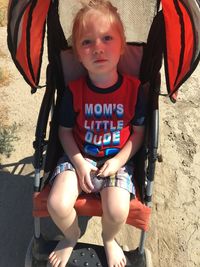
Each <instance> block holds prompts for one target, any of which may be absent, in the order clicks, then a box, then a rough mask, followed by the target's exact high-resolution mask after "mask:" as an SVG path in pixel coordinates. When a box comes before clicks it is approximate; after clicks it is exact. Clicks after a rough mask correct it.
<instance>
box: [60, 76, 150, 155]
mask: <svg viewBox="0 0 200 267" xmlns="http://www.w3.org/2000/svg"><path fill="white" fill-rule="evenodd" d="M140 88H141V86H140V81H139V80H138V79H136V78H134V77H132V76H128V75H123V76H122V75H120V74H119V76H118V81H117V82H116V83H115V84H114V85H113V86H111V87H109V88H103V89H102V88H98V87H96V86H95V85H94V84H92V82H91V80H90V79H89V77H87V78H85V77H83V78H81V79H79V80H77V81H73V82H70V83H69V85H68V87H67V88H66V89H65V91H64V95H63V98H62V101H61V108H60V116H59V124H60V125H61V126H63V127H67V128H73V134H74V139H75V141H76V143H77V145H78V147H79V149H80V151H81V152H82V153H83V154H84V155H88V156H93V157H104V156H110V155H114V154H116V153H117V152H118V151H119V150H120V149H121V148H122V147H123V146H124V144H125V143H126V142H127V140H128V138H129V136H130V134H131V133H132V125H144V122H145V113H146V107H145V106H146V104H145V101H143V97H142V94H141V92H142V90H140ZM140 91H141V92H140Z"/></svg>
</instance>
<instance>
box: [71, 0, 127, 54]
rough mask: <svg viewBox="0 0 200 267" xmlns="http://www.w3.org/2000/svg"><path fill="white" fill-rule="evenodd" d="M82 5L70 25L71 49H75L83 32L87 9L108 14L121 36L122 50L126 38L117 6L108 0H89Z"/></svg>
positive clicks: (104, 14)
mask: <svg viewBox="0 0 200 267" xmlns="http://www.w3.org/2000/svg"><path fill="white" fill-rule="evenodd" d="M82 5H83V7H82V8H81V9H80V10H79V11H78V12H77V14H76V15H75V17H74V21H73V27H72V45H73V49H74V51H75V53H76V52H77V51H76V44H77V41H78V40H79V39H80V37H81V33H82V32H83V30H84V28H85V26H86V25H85V24H86V23H85V18H86V14H87V13H88V11H91V10H96V11H100V12H101V13H102V14H103V16H104V17H105V16H108V18H109V20H110V23H111V24H112V25H115V26H116V27H117V29H118V31H119V34H120V36H121V41H122V51H123V50H124V48H125V45H126V38H125V31H124V26H123V23H122V21H121V18H120V15H119V13H118V11H117V8H116V7H114V6H113V5H112V4H111V3H110V2H109V1H105V0H91V1H89V3H83V2H82ZM94 23H95V22H94Z"/></svg>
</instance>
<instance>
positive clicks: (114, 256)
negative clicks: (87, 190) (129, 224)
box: [101, 187, 130, 267]
mask: <svg viewBox="0 0 200 267" xmlns="http://www.w3.org/2000/svg"><path fill="white" fill-rule="evenodd" d="M101 199H102V208H103V216H102V238H103V243H104V248H105V252H106V257H107V262H108V266H109V267H124V266H125V265H126V258H125V255H124V252H123V250H122V249H121V247H120V246H119V245H118V243H117V242H116V240H115V236H116V234H117V233H118V232H119V231H120V230H121V227H122V225H124V223H125V222H126V219H127V216H128V213H129V205H130V194H129V192H128V191H126V190H124V189H122V188H117V187H108V188H105V189H103V190H102V192H101Z"/></svg>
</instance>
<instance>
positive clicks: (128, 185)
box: [49, 155, 135, 196]
mask: <svg viewBox="0 0 200 267" xmlns="http://www.w3.org/2000/svg"><path fill="white" fill-rule="evenodd" d="M86 160H88V161H89V162H90V163H91V164H93V165H94V166H97V167H98V166H99V165H102V164H99V161H101V160H99V159H95V160H94V159H89V158H86ZM105 161H106V160H104V162H105ZM67 170H71V171H74V172H75V168H74V166H73V164H72V163H71V162H70V160H69V158H68V157H67V155H64V156H62V157H61V158H60V159H59V161H58V164H57V166H56V168H55V170H54V172H53V174H52V176H51V178H50V181H49V182H50V184H52V183H53V181H54V179H55V177H56V176H57V175H58V174H60V173H62V172H64V171H67ZM133 174H134V164H133V163H132V161H128V162H127V164H126V165H124V166H123V167H121V168H120V169H119V170H118V172H117V173H116V174H114V175H112V176H109V177H105V178H102V180H103V185H102V187H101V190H102V189H103V188H105V187H111V186H113V187H120V188H124V189H125V190H127V191H128V192H129V193H131V194H132V195H133V196H135V186H134V180H133ZM101 190H99V191H101ZM96 192H98V191H96Z"/></svg>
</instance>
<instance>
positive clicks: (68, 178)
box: [47, 0, 144, 267]
mask: <svg viewBox="0 0 200 267" xmlns="http://www.w3.org/2000/svg"><path fill="white" fill-rule="evenodd" d="M72 40H73V48H74V51H75V53H76V55H77V57H78V58H79V60H80V62H81V63H82V64H83V66H84V67H85V68H86V69H87V71H88V76H87V77H83V78H81V79H79V80H77V81H73V82H71V83H70V84H69V85H68V86H67V88H66V90H65V92H64V95H63V99H62V103H61V108H60V119H59V123H60V126H59V137H60V141H61V144H62V146H63V149H64V152H65V156H64V157H63V158H62V159H61V160H60V161H59V164H58V166H57V168H56V172H55V175H54V176H53V178H52V179H51V182H52V189H51V192H50V195H49V198H48V203H47V205H48V210H49V213H50V215H51V217H52V219H53V221H54V222H55V223H56V225H57V226H58V227H59V228H60V229H61V231H62V232H63V234H64V237H65V239H63V240H62V241H60V242H59V243H58V246H57V247H56V249H55V250H54V251H53V252H52V253H51V254H50V256H49V262H50V264H51V266H54V267H58V266H59V267H64V266H65V265H66V263H67V262H68V259H69V257H70V255H71V252H72V250H73V248H74V246H75V244H76V242H77V240H78V238H79V236H80V230H79V227H78V223H77V215H76V211H75V209H74V204H75V201H76V199H77V197H78V195H79V194H80V193H81V192H82V191H84V192H85V193H91V192H92V191H93V190H94V185H93V183H92V180H91V173H92V172H95V173H96V175H97V176H98V177H99V178H101V179H104V183H103V186H102V188H101V190H99V191H100V196H101V201H102V209H103V215H102V238H103V243H104V247H105V252H106V256H107V262H108V266H109V267H123V266H125V265H126V258H125V256H124V253H123V251H122V249H121V248H120V246H119V245H118V244H117V242H116V241H115V236H116V234H117V233H118V232H119V231H120V229H121V227H122V226H123V225H124V224H125V222H126V219H127V216H128V213H129V202H130V194H133V195H134V194H135V188H134V183H133V177H132V175H133V166H132V163H131V161H129V160H130V159H131V158H132V156H133V155H134V154H135V153H136V152H137V151H138V149H139V148H140V146H141V144H142V142H143V136H144V112H143V110H144V108H143V107H142V103H141V101H139V100H138V99H139V98H138V92H139V88H140V81H139V80H138V79H136V78H134V77H130V76H127V75H122V74H119V73H118V70H117V64H118V62H119V59H120V56H121V54H122V53H123V52H124V48H125V45H126V44H125V36H124V29H123V25H122V22H121V19H120V17H119V14H118V13H117V9H116V8H115V7H113V6H112V5H111V3H110V2H108V1H103V0H93V1H90V2H89V4H87V5H85V6H83V8H82V9H81V10H79V12H78V13H77V15H76V17H75V19H74V24H73V30H72ZM88 159H89V160H88ZM91 162H95V163H97V165H96V166H95V165H94V164H91Z"/></svg>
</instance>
